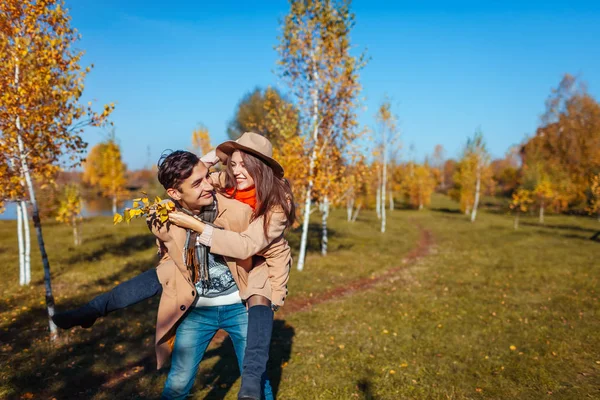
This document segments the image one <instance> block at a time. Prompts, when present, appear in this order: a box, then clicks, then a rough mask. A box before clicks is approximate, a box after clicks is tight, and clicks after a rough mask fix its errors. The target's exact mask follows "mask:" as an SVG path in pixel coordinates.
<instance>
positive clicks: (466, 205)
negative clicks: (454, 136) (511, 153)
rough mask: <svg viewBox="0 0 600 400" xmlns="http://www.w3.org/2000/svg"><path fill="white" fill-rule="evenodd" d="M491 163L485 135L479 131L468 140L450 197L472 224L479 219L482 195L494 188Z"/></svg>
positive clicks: (454, 177) (455, 174) (458, 165)
mask: <svg viewBox="0 0 600 400" xmlns="http://www.w3.org/2000/svg"><path fill="white" fill-rule="evenodd" d="M489 161H490V157H489V154H488V153H487V150H486V148H485V143H484V142H483V135H482V134H481V132H480V131H477V132H476V133H475V134H474V135H473V137H472V138H469V139H468V140H467V144H466V146H465V149H464V151H463V156H462V159H461V160H460V161H459V162H458V164H457V166H456V171H455V173H454V176H453V180H454V186H455V187H454V188H453V189H452V190H451V191H450V197H452V198H453V199H455V200H458V201H459V203H460V209H461V211H463V212H464V213H465V215H470V220H471V222H474V221H475V219H476V217H477V210H478V207H479V201H480V198H481V195H482V193H483V192H484V191H486V190H487V191H492V190H493V187H494V180H493V178H492V175H493V172H492V170H491V168H490V162H489Z"/></svg>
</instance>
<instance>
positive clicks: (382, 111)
mask: <svg viewBox="0 0 600 400" xmlns="http://www.w3.org/2000/svg"><path fill="white" fill-rule="evenodd" d="M391 108H392V105H391V102H390V101H389V100H388V99H386V100H384V101H383V102H382V103H381V105H380V106H379V109H378V110H377V114H376V115H375V120H376V121H377V123H378V125H379V132H380V134H381V189H380V190H379V193H380V194H381V200H380V202H379V205H380V213H381V232H382V233H384V232H385V227H386V223H387V219H386V213H385V210H386V204H385V198H386V194H387V191H388V164H389V157H390V152H391V151H392V146H394V145H395V141H396V139H397V130H396V120H397V118H396V116H394V115H393V114H392V110H391Z"/></svg>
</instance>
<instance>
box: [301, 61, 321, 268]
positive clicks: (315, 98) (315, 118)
mask: <svg viewBox="0 0 600 400" xmlns="http://www.w3.org/2000/svg"><path fill="white" fill-rule="evenodd" d="M312 57H313V60H312V61H313V78H314V79H313V85H314V86H313V88H312V93H311V97H312V102H313V104H312V106H313V110H312V124H313V127H312V128H313V133H312V140H313V149H312V152H311V154H310V159H309V166H308V184H307V185H306V192H305V195H306V198H305V200H304V220H303V221H302V236H301V239H300V251H299V252H298V265H297V266H296V268H297V269H298V271H302V270H303V269H304V260H305V259H306V245H307V243H308V225H309V221H310V207H311V203H312V199H311V196H312V189H313V185H314V182H313V178H314V173H315V163H316V161H317V156H318V152H317V150H318V148H317V146H318V145H319V143H318V139H319V92H318V87H319V86H318V85H319V74H318V72H317V69H316V62H315V59H314V54H313V55H312Z"/></svg>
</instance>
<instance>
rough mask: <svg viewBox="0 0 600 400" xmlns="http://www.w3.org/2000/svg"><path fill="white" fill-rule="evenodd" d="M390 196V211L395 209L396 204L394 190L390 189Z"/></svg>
mask: <svg viewBox="0 0 600 400" xmlns="http://www.w3.org/2000/svg"><path fill="white" fill-rule="evenodd" d="M388 194H389V196H390V211H393V210H394V209H395V204H394V192H392V191H391V190H390V192H389V193H388Z"/></svg>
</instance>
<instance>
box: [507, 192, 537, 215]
mask: <svg viewBox="0 0 600 400" xmlns="http://www.w3.org/2000/svg"><path fill="white" fill-rule="evenodd" d="M531 204H533V194H532V192H531V191H530V190H527V189H523V188H520V189H518V190H517V191H516V192H514V193H513V195H512V201H511V202H510V205H509V207H510V209H511V210H516V211H520V212H527V210H528V209H529V206H530V205H531Z"/></svg>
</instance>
